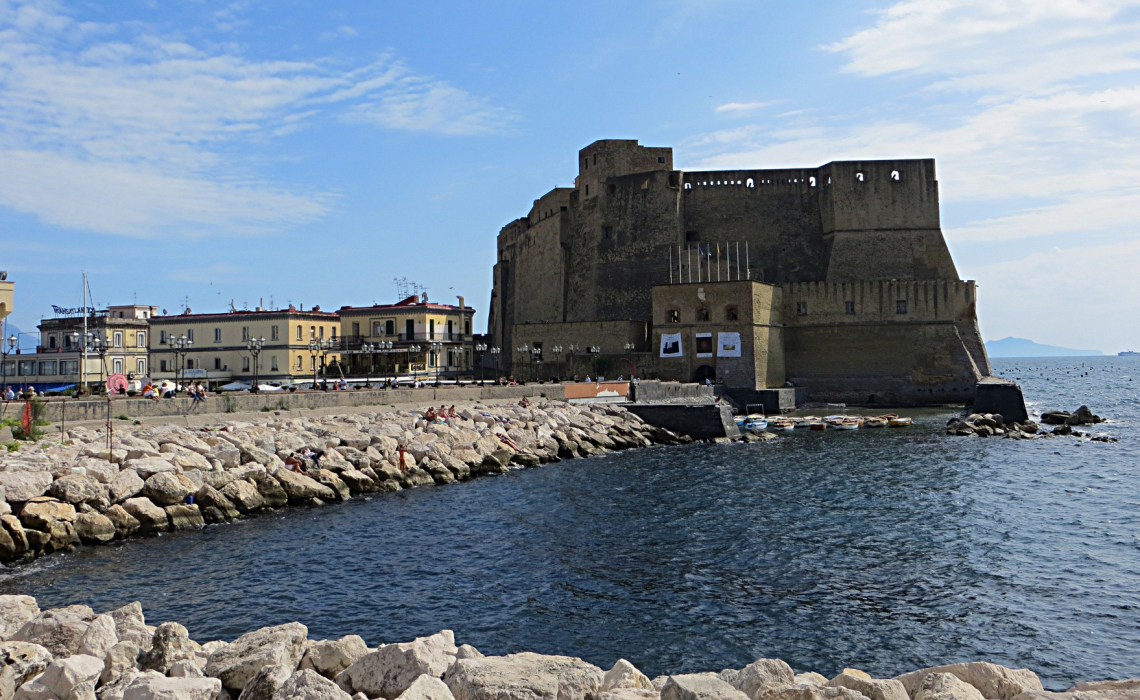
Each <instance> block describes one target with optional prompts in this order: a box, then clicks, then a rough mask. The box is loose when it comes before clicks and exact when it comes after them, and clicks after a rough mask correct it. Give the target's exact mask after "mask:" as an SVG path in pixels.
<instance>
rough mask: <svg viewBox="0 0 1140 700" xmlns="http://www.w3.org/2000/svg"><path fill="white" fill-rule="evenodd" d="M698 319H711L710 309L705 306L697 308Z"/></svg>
mask: <svg viewBox="0 0 1140 700" xmlns="http://www.w3.org/2000/svg"><path fill="white" fill-rule="evenodd" d="M697 320H698V321H707V320H709V310H708V309H706V308H703V307H702V308H700V309H697Z"/></svg>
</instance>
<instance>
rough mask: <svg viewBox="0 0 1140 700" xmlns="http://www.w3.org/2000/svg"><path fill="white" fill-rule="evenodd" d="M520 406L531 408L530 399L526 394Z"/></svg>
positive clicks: (520, 401)
mask: <svg viewBox="0 0 1140 700" xmlns="http://www.w3.org/2000/svg"><path fill="white" fill-rule="evenodd" d="M519 407H520V408H530V401H528V400H527V398H526V397H525V396H524V397H522V399H520V400H519Z"/></svg>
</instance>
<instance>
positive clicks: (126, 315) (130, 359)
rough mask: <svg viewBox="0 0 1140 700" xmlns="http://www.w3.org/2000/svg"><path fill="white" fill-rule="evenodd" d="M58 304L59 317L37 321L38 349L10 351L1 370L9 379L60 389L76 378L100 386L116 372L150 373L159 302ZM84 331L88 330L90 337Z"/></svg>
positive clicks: (136, 375)
mask: <svg viewBox="0 0 1140 700" xmlns="http://www.w3.org/2000/svg"><path fill="white" fill-rule="evenodd" d="M54 309H55V313H56V315H55V317H53V318H45V319H44V320H42V321H41V322H40V324H39V329H40V339H39V343H38V344H37V346H36V351H35V352H34V353H25V352H19V351H17V353H16V354H14V355H9V356H8V357H7V359H6V361H5V363H4V368H3V374H4V377H5V378H6V379H7V381H8V383H9V384H16V385H19V386H31V387H35V388H36V389H37V390H39V391H58V390H61V389H64V388H67V387H70V386H73V385H76V384H87V386H88V387H91V388H99V387H101V386H103V385H104V383H105V382H106V380H107V377H108V376H109V375H112V374H122V375H126V377H127V378H128V379H141V378H143V377H145V376H146V375H147V372H148V371H149V369H150V364H149V359H148V336H149V335H150V332H149V331H150V329H149V326H148V324H149V322H150V318H151V317H152V316H153V315H154V313H155V312H156V311H157V308H156V307H154V306H144V305H141V304H125V305H122V306H110V307H108V308H106V309H102V310H95V309H93V308H89V309H86V310H85V309H82V308H75V309H62V308H59V307H54ZM85 312H86V318H85V317H84V316H85ZM85 333H86V334H89V338H88V339H87V341H86V342H84V334H85ZM96 339H97V340H98V342H97V343H96V342H95V341H96ZM84 346H86V348H84Z"/></svg>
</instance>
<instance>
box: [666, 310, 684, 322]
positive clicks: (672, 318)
mask: <svg viewBox="0 0 1140 700" xmlns="http://www.w3.org/2000/svg"><path fill="white" fill-rule="evenodd" d="M680 322H681V312H680V311H678V310H677V309H669V310H667V311H666V312H665V323H680Z"/></svg>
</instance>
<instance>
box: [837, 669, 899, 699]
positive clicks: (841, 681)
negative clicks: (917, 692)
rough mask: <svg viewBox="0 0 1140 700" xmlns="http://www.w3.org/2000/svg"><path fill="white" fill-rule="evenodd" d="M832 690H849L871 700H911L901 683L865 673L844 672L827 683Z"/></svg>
mask: <svg viewBox="0 0 1140 700" xmlns="http://www.w3.org/2000/svg"><path fill="white" fill-rule="evenodd" d="M827 685H828V686H830V687H832V688H849V689H851V690H855V691H858V692H860V693H862V694H863V695H866V696H867V697H868V698H869V699H870V700H910V698H909V696H908V694H907V692H906V688H905V687H903V684H902V683H900V682H899V681H897V680H895V679H893V678H888V679H876V678H871V677H870V676H868V675H867V674H865V673H854V672H851V671H848V670H844V672H843V673H840V674H839V675H838V676H836V677H835V678H832V679H831V680H830V681H828V682H827Z"/></svg>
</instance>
